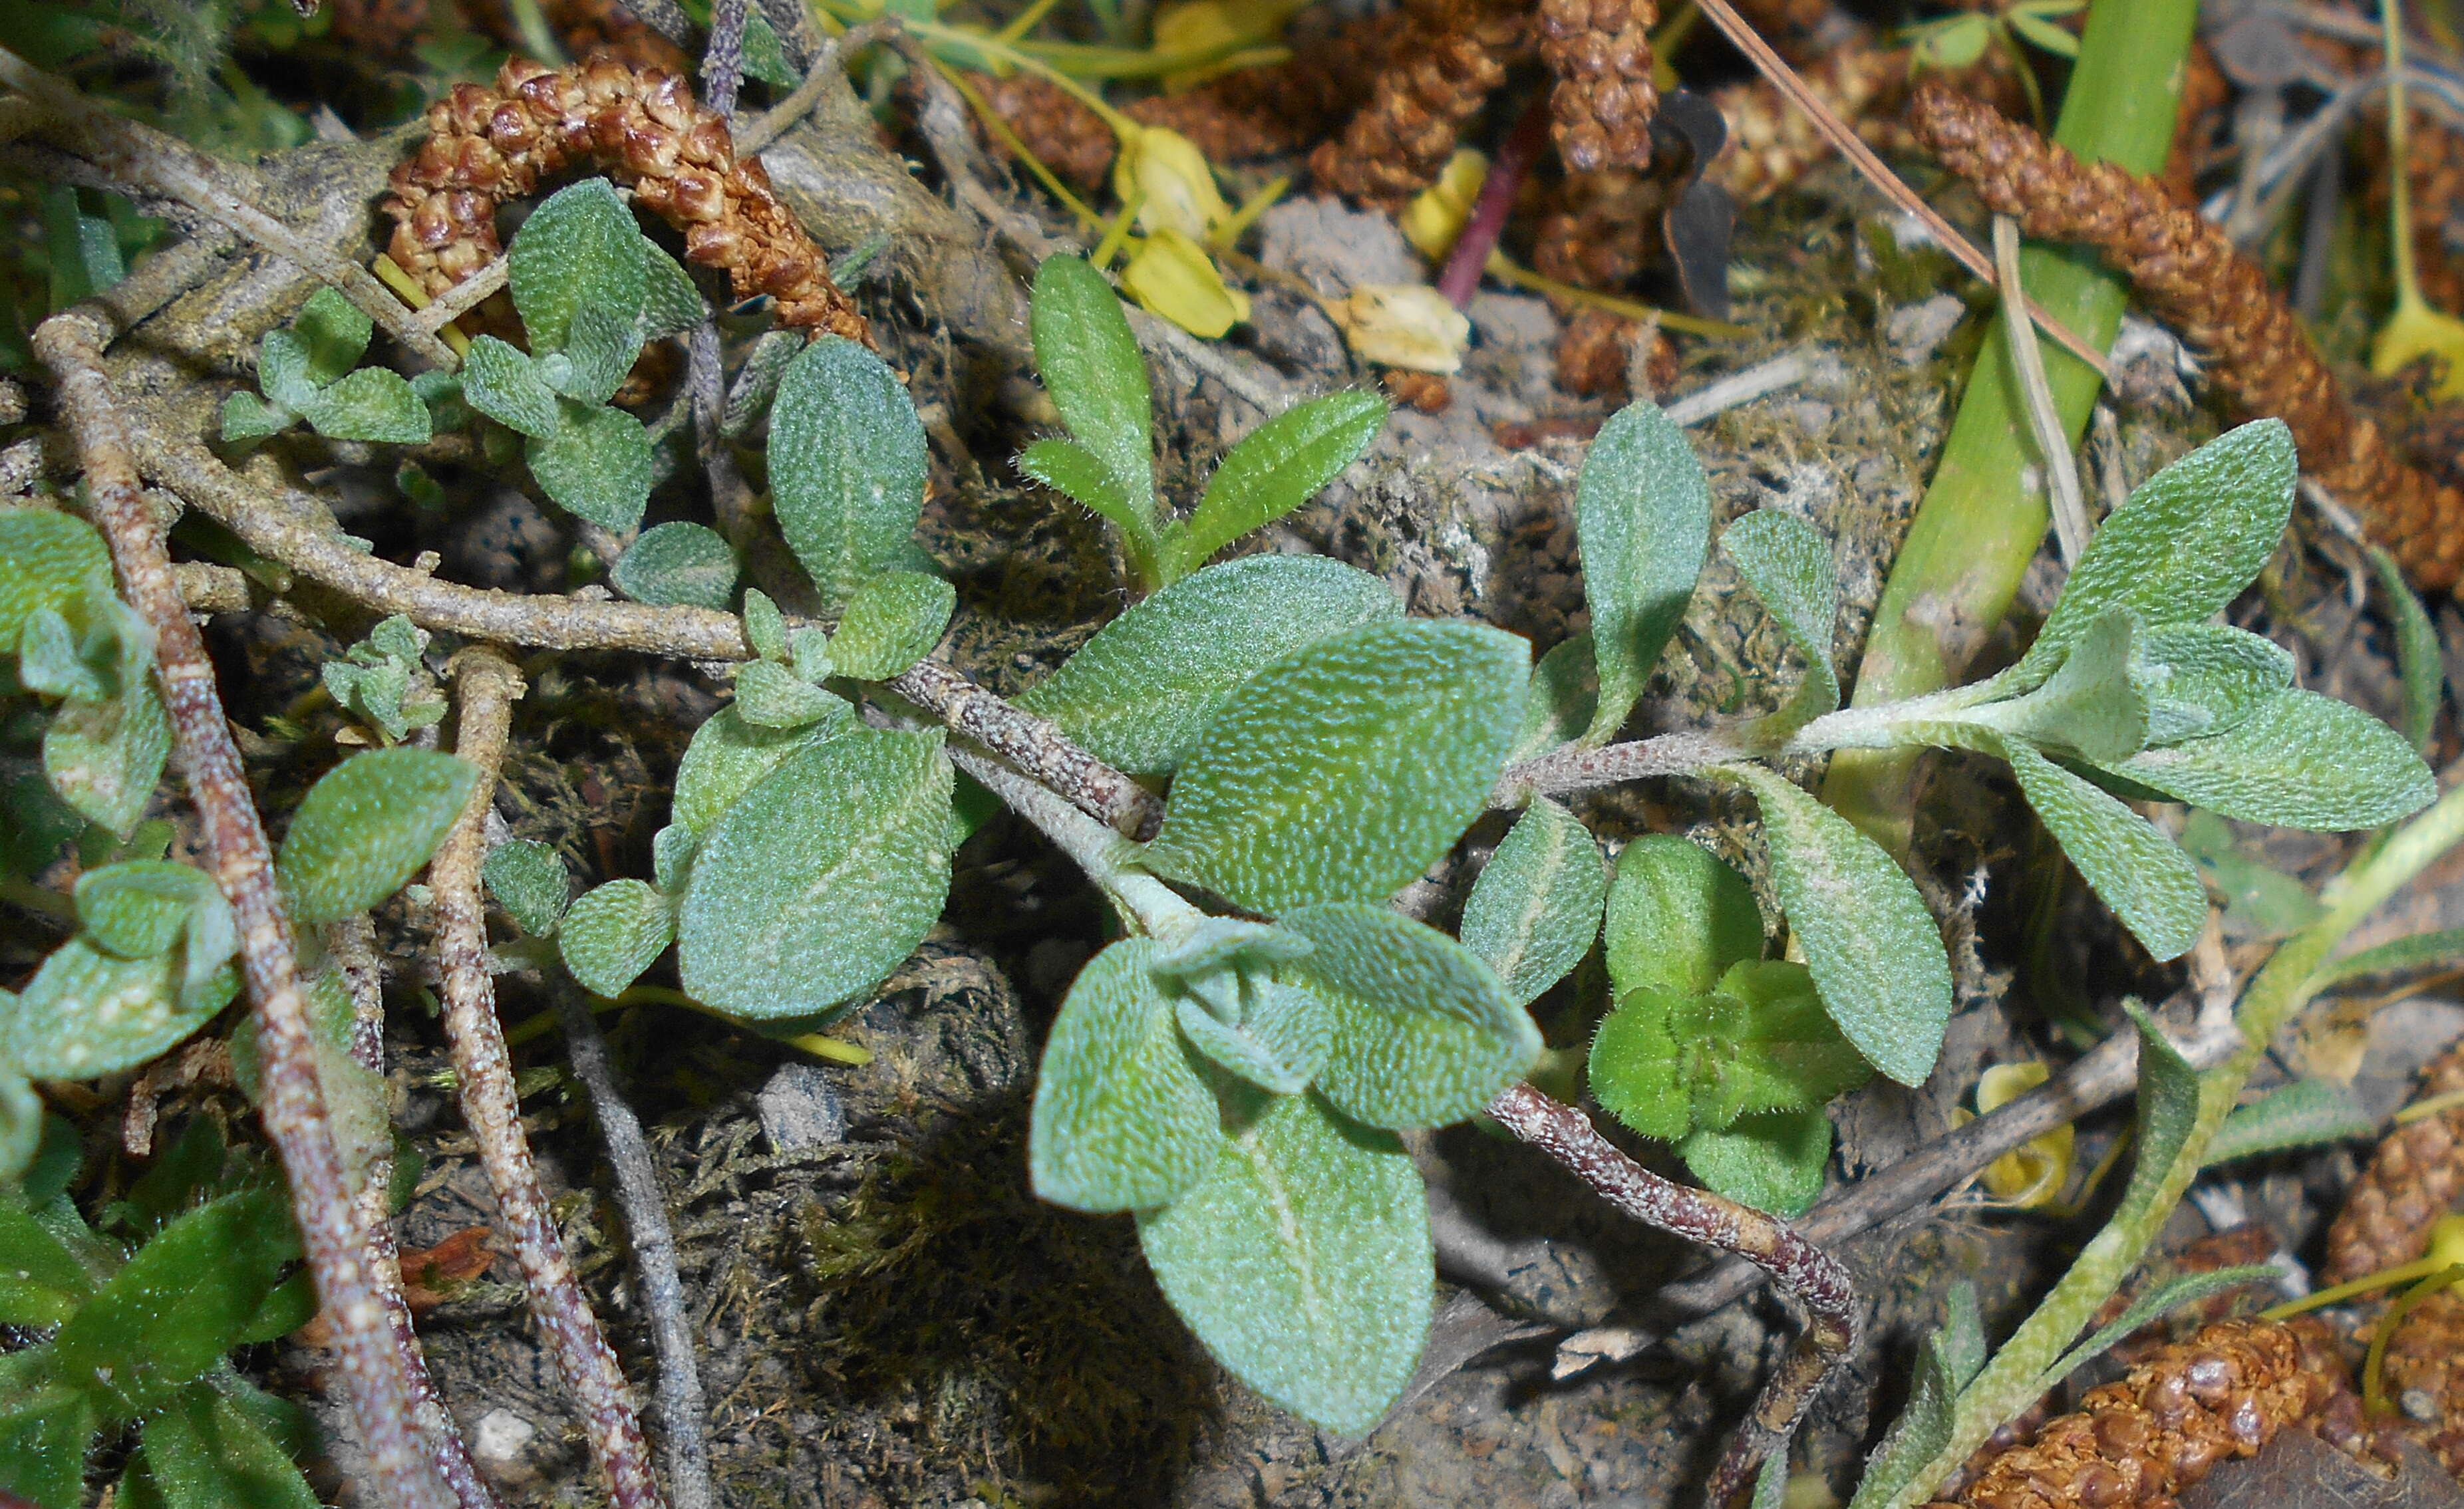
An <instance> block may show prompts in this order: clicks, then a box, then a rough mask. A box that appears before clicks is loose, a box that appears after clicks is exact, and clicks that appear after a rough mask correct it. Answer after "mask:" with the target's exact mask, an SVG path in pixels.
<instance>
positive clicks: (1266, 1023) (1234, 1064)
mask: <svg viewBox="0 0 2464 1509" xmlns="http://www.w3.org/2000/svg"><path fill="white" fill-rule="evenodd" d="M1219 978H1220V976H1219ZM1240 985H1241V989H1240V990H1239V993H1238V996H1237V1000H1238V1004H1239V1005H1240V1007H1241V1011H1240V1015H1239V1017H1237V1019H1234V1020H1229V1021H1227V1020H1224V1019H1222V1018H1221V1017H1217V1016H1216V1015H1215V1013H1214V1012H1213V1011H1211V1010H1209V1009H1208V1006H1207V1003H1206V1002H1205V1001H1203V1000H1202V999H1200V998H1199V996H1197V995H1179V996H1176V997H1175V998H1174V1000H1173V1017H1174V1019H1175V1020H1177V1021H1178V1022H1179V1023H1180V1030H1181V1033H1182V1035H1183V1036H1184V1037H1186V1038H1187V1039H1189V1042H1190V1046H1192V1047H1194V1048H1196V1049H1197V1050H1198V1051H1199V1053H1202V1054H1204V1055H1205V1056H1206V1057H1207V1058H1209V1059H1211V1060H1213V1061H1215V1062H1216V1063H1217V1064H1218V1065H1220V1066H1221V1067H1222V1068H1224V1069H1226V1070H1228V1071H1230V1072H1231V1073H1233V1074H1237V1075H1239V1076H1240V1077H1241V1078H1243V1079H1244V1080H1246V1081H1248V1082H1249V1083H1252V1084H1254V1085H1256V1086H1258V1087H1259V1088H1260V1089H1262V1090H1272V1091H1273V1092H1274V1093H1276V1094H1278V1095H1296V1094H1298V1093H1299V1092H1300V1091H1302V1090H1304V1089H1307V1088H1308V1087H1309V1081H1311V1080H1313V1079H1315V1078H1316V1077H1317V1073H1318V1070H1319V1069H1320V1068H1322V1067H1324V1066H1325V1063H1326V1056H1327V1054H1328V1053H1329V1051H1331V1048H1332V1046H1333V1041H1334V1028H1335V1020H1334V1008H1333V1006H1332V1005H1331V1003H1330V1002H1329V1001H1328V1000H1327V998H1326V997H1325V996H1324V995H1320V994H1319V993H1318V992H1316V991H1313V990H1308V989H1304V988H1302V987H1299V986H1295V985H1287V984H1283V983H1281V982H1279V981H1275V980H1259V979H1254V978H1252V979H1246V980H1243V981H1241V982H1240Z"/></svg>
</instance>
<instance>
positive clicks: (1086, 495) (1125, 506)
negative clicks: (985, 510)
mask: <svg viewBox="0 0 2464 1509" xmlns="http://www.w3.org/2000/svg"><path fill="white" fill-rule="evenodd" d="M1018 470H1020V471H1021V472H1022V473H1023V474H1024V475H1026V476H1027V477H1030V478H1032V479H1033V480H1035V481H1037V482H1041V483H1043V484H1044V485H1045V487H1048V488H1050V489H1052V490H1053V491H1054V492H1062V493H1066V494H1067V495H1068V496H1070V497H1072V498H1075V499H1076V500H1077V501H1078V502H1079V503H1080V504H1082V505H1084V506H1085V507H1086V508H1087V509H1089V511H1091V512H1093V513H1094V514H1098V515H1100V516H1102V517H1104V518H1106V519H1109V520H1111V523H1112V527H1113V528H1115V529H1118V530H1119V531H1120V532H1121V545H1122V548H1123V550H1124V552H1125V553H1126V554H1127V555H1128V556H1129V558H1130V566H1131V569H1132V570H1133V571H1135V572H1136V573H1137V574H1138V575H1139V576H1141V577H1148V578H1155V579H1156V580H1161V573H1162V567H1161V565H1160V563H1159V562H1158V559H1157V557H1158V553H1159V552H1160V551H1161V550H1162V548H1163V547H1162V545H1161V544H1160V542H1159V541H1158V539H1157V536H1156V534H1155V508H1154V504H1153V502H1152V500H1150V501H1147V502H1139V501H1136V500H1134V499H1133V497H1132V496H1131V494H1130V493H1129V492H1128V491H1127V490H1125V489H1124V488H1123V487H1122V486H1121V480H1120V478H1119V477H1117V476H1115V475H1113V473H1112V470H1111V468H1110V467H1108V466H1106V465H1105V464H1104V460H1103V458H1102V457H1101V456H1098V455H1097V454H1095V452H1094V451H1092V450H1089V449H1088V448H1086V447H1085V446H1083V445H1080V444H1079V443H1078V442H1077V441H1075V440H1065V439H1063V438H1061V437H1060V436H1057V435H1054V436H1048V437H1046V438H1045V439H1043V440H1039V441H1037V442H1036V443H1035V444H1033V445H1031V446H1029V447H1027V448H1025V449H1024V450H1022V451H1020V452H1019V455H1018Z"/></svg>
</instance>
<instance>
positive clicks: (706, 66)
mask: <svg viewBox="0 0 2464 1509" xmlns="http://www.w3.org/2000/svg"><path fill="white" fill-rule="evenodd" d="M750 3H751V0H716V3H715V4H714V5H713V6H712V7H711V8H710V45H709V46H707V47H705V48H703V49H702V54H701V98H702V103H704V104H706V105H708V106H710V107H711V108H712V109H713V110H715V111H717V112H718V114H719V116H720V118H721V119H724V120H731V122H732V120H733V118H734V117H735V115H736V91H737V87H738V86H739V85H741V84H742V83H743V82H744V17H745V12H746V11H747V10H748V9H749V7H750Z"/></svg>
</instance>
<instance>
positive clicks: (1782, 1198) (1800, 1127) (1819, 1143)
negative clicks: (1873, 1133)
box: [1677, 1107, 1831, 1215]
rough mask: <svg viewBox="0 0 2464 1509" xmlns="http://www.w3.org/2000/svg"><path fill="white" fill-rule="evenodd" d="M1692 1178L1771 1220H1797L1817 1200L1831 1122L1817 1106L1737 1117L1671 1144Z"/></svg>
mask: <svg viewBox="0 0 2464 1509" xmlns="http://www.w3.org/2000/svg"><path fill="white" fill-rule="evenodd" d="M1677 1155H1678V1156H1679V1157H1681V1158H1683V1159H1684V1160H1685V1167H1686V1168H1688V1169H1690V1170H1693V1173H1694V1177H1696V1178H1698V1179H1700V1180H1702V1181H1703V1183H1704V1185H1705V1187H1706V1188H1708V1189H1710V1190H1711V1191H1712V1192H1715V1193H1719V1194H1725V1195H1727V1197H1728V1198H1729V1199H1732V1200H1734V1201H1736V1202H1737V1203H1738V1204H1740V1205H1750V1206H1752V1207H1753V1208H1754V1209H1755V1210H1758V1211H1769V1212H1770V1213H1771V1214H1773V1215H1802V1214H1805V1213H1806V1212H1807V1211H1809V1210H1811V1209H1813V1208H1814V1202H1815V1200H1817V1199H1820V1198H1821V1197H1822V1175H1823V1171H1824V1170H1826V1169H1828V1168H1829V1167H1830V1164H1831V1118H1830V1117H1829V1116H1827V1115H1825V1114H1824V1113H1823V1112H1822V1110H1821V1109H1820V1108H1819V1107H1815V1109H1812V1110H1803V1111H1765V1112H1762V1113H1760V1114H1759V1115H1753V1116H1743V1117H1739V1118H1738V1119H1737V1120H1736V1121H1735V1122H1734V1123H1732V1124H1731V1125H1730V1126H1727V1128H1726V1129H1725V1130H1720V1131H1713V1130H1711V1129H1709V1128H1707V1127H1706V1128H1705V1129H1703V1130H1700V1131H1696V1132H1693V1133H1691V1134H1689V1135H1688V1136H1687V1137H1686V1138H1685V1140H1684V1141H1683V1142H1681V1143H1679V1144H1678V1145H1677Z"/></svg>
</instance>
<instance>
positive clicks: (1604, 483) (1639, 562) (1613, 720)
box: [1574, 402, 1711, 744]
mask: <svg viewBox="0 0 2464 1509" xmlns="http://www.w3.org/2000/svg"><path fill="white" fill-rule="evenodd" d="M1574 510H1575V512H1574V533H1575V538H1576V541H1577V543H1578V544H1579V546H1580V548H1581V550H1582V556H1583V592H1584V595H1585V596H1586V597H1588V598H1589V599H1590V601H1591V607H1592V643H1593V649H1594V653H1595V656H1596V657H1597V660H1598V665H1599V701H1598V706H1597V710H1596V711H1595V713H1594V715H1593V718H1592V726H1591V729H1590V731H1589V732H1588V733H1586V734H1585V735H1584V737H1585V740H1586V742H1589V743H1593V744H1603V743H1606V742H1607V741H1608V740H1609V739H1610V738H1611V737H1613V736H1615V734H1616V733H1617V729H1618V728H1619V727H1620V726H1622V725H1623V724H1624V722H1625V717H1626V714H1627V713H1629V712H1631V711H1634V705H1635V703H1636V702H1637V701H1639V699H1640V698H1641V696H1642V689H1643V687H1644V686H1645V685H1646V684H1648V683H1649V682H1650V680H1651V672H1652V667H1655V666H1657V665H1658V664H1659V663H1660V652H1661V650H1662V649H1663V648H1665V647H1666V646H1667V644H1668V636H1669V635H1671V634H1673V633H1675V632H1676V631H1677V622H1678V620H1680V619H1682V618H1683V617H1684V616H1685V603H1686V601H1687V600H1688V599H1690V598H1692V597H1693V595H1694V581H1695V579H1696V578H1698V577H1700V576H1701V575H1702V574H1703V561H1704V558H1705V556H1706V555H1707V554H1708V553H1709V551H1710V546H1711V483H1710V479H1709V478H1708V477H1706V476H1705V474H1704V472H1703V463H1702V462H1701V461H1699V460H1697V459H1696V458H1695V455H1694V448H1693V445H1692V443H1691V442H1689V441H1687V440H1686V438H1685V432H1684V431H1683V430H1682V429H1680V428H1678V427H1677V426H1676V425H1675V424H1674V423H1672V422H1671V421H1670V420H1669V418H1668V416H1667V415H1665V414H1663V413H1661V411H1660V406H1659V405H1656V404H1652V403H1649V402H1639V403H1635V404H1629V405H1626V406H1625V407H1624V408H1622V409H1620V410H1618V411H1617V414H1616V416H1615V417H1613V418H1611V419H1610V420H1609V422H1608V423H1607V424H1606V425H1604V426H1601V427H1600V432H1599V435H1598V437H1597V438H1595V440H1593V442H1592V448H1591V450H1590V451H1589V453H1587V454H1586V455H1585V456H1584V457H1583V471H1582V477H1581V480H1580V481H1579V482H1578V483H1577V484H1576V487H1575V501H1574Z"/></svg>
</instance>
